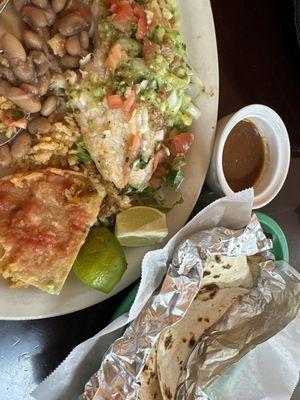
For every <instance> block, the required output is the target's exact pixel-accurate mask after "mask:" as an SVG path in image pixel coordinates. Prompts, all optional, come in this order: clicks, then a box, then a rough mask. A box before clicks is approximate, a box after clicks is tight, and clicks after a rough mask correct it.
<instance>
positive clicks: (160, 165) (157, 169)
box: [150, 147, 169, 188]
mask: <svg viewBox="0 0 300 400" xmlns="http://www.w3.org/2000/svg"><path fill="white" fill-rule="evenodd" d="M168 157H169V154H168V152H167V150H166V149H165V148H164V147H162V148H161V149H159V150H158V151H157V152H156V153H154V159H153V166H152V177H151V179H150V185H151V186H152V187H154V188H158V187H160V186H161V182H162V180H163V178H164V177H165V176H166V175H167V173H168V170H169V168H168V163H167V160H168Z"/></svg>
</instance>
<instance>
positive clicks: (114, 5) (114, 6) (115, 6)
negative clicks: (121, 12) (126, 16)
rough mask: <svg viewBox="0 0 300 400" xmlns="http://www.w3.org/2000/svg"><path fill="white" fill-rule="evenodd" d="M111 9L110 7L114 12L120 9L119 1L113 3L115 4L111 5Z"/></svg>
mask: <svg viewBox="0 0 300 400" xmlns="http://www.w3.org/2000/svg"><path fill="white" fill-rule="evenodd" d="M109 9H110V11H111V12H112V13H114V12H116V11H117V9H118V4H117V3H113V4H112V5H111V6H110V8H109Z"/></svg>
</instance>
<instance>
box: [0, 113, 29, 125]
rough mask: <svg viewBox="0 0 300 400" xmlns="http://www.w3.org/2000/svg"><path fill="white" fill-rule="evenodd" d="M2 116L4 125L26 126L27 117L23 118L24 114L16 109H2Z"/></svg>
mask: <svg viewBox="0 0 300 400" xmlns="http://www.w3.org/2000/svg"><path fill="white" fill-rule="evenodd" d="M2 118H3V122H4V125H6V126H15V127H17V128H23V129H25V128H26V126H27V122H28V121H27V119H26V118H25V116H24V114H23V113H22V112H21V111H18V110H12V109H9V110H3V111H2Z"/></svg>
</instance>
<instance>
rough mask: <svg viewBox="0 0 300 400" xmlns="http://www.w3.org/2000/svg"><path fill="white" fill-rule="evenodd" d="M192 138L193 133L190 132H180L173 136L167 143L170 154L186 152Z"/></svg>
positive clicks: (175, 154)
mask: <svg viewBox="0 0 300 400" xmlns="http://www.w3.org/2000/svg"><path fill="white" fill-rule="evenodd" d="M193 140H194V135H193V134H192V133H181V134H179V135H176V136H174V137H173V138H172V139H171V140H170V142H169V144H168V147H169V149H170V152H171V154H172V155H173V156H177V155H179V154H186V153H187V152H188V149H189V148H190V147H191V144H192V142H193Z"/></svg>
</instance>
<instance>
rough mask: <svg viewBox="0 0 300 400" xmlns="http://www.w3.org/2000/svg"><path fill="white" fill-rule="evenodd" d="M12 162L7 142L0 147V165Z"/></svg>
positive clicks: (6, 165) (3, 165)
mask: <svg viewBox="0 0 300 400" xmlns="http://www.w3.org/2000/svg"><path fill="white" fill-rule="evenodd" d="M11 162H12V157H11V154H10V148H9V146H8V144H5V145H4V146H1V147H0V166H1V167H8V166H9V164H10V163H11Z"/></svg>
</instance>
